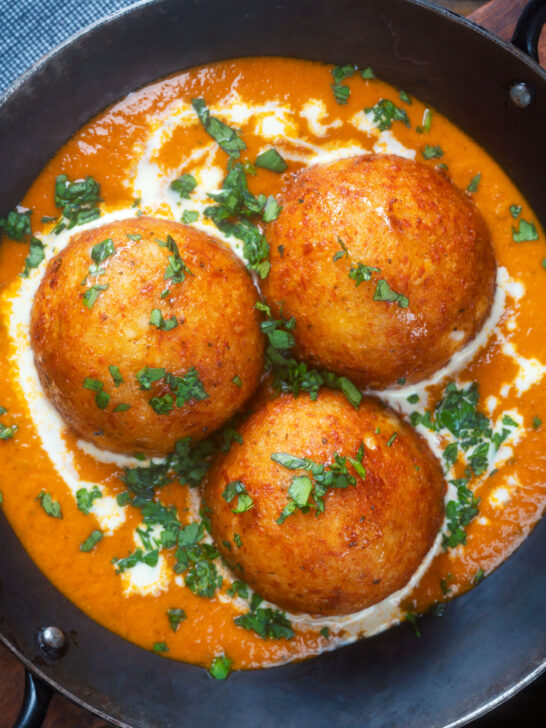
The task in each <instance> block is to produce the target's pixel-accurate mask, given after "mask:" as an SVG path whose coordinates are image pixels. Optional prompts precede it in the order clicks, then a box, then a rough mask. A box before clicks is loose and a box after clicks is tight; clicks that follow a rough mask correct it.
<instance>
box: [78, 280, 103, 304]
mask: <svg viewBox="0 0 546 728" xmlns="http://www.w3.org/2000/svg"><path fill="white" fill-rule="evenodd" d="M107 290H108V284H107V283H104V284H102V285H100V284H98V283H96V284H95V285H94V286H91V288H88V289H87V290H86V291H85V293H84V294H83V304H84V306H86V307H87V308H93V305H94V304H95V302H96V300H97V299H98V297H99V296H100V294H101V293H102V292H103V291H107Z"/></svg>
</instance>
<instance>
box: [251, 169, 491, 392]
mask: <svg viewBox="0 0 546 728" xmlns="http://www.w3.org/2000/svg"><path fill="white" fill-rule="evenodd" d="M282 203H283V210H282V212H281V214H280V216H279V218H278V219H277V220H276V221H275V222H273V223H272V224H270V225H269V226H268V229H267V237H268V240H269V243H270V246H271V272H270V274H269V276H268V278H267V279H266V280H265V281H264V284H263V291H264V294H265V296H266V298H267V300H268V303H270V304H271V305H272V306H273V307H274V308H275V310H276V312H277V313H278V311H279V304H280V303H281V302H284V307H283V313H284V314H285V315H287V316H295V317H296V320H297V327H296V329H295V332H294V333H295V335H296V338H297V342H298V352H299V354H300V356H302V357H303V358H305V359H307V360H309V361H311V362H312V363H314V364H318V365H322V366H324V367H327V368H329V369H332V370H334V371H336V372H339V373H342V374H345V375H346V376H348V377H350V378H352V379H353V380H354V381H355V382H356V383H358V384H360V385H362V386H371V387H377V388H381V387H385V386H388V385H390V384H393V383H394V382H396V380H397V379H398V378H400V377H405V378H406V379H407V380H408V381H409V382H413V381H418V380H420V379H423V378H425V377H427V376H428V375H430V374H431V373H432V372H434V371H435V370H436V369H438V368H439V367H441V366H443V365H444V364H445V363H446V362H447V361H448V360H449V358H450V357H451V356H452V354H453V353H454V352H455V351H456V350H457V349H459V348H461V347H462V346H464V344H465V343H467V342H468V341H469V340H470V339H472V338H473V337H474V335H475V334H476V332H477V331H478V330H479V328H480V326H481V325H482V323H483V321H484V319H485V318H486V316H487V314H488V312H489V309H490V306H491V302H492V297H493V293H494V288H495V268H496V266H495V258H494V253H493V249H492V246H491V243H490V239H489V233H488V230H487V228H486V225H485V222H484V221H483V219H482V217H481V216H480V214H479V213H478V211H477V210H476V208H475V207H474V205H473V204H472V202H471V201H470V199H469V197H468V195H466V194H464V193H462V192H460V191H459V190H458V189H457V188H456V187H455V186H454V185H453V184H452V183H451V182H450V180H449V179H448V178H447V177H446V176H445V175H444V174H443V173H441V172H439V171H436V170H435V169H434V168H433V167H432V166H428V165H425V164H420V163H416V162H413V161H411V160H407V159H403V158H401V157H397V156H393V155H384V156H382V155H370V156H362V157H356V158H352V159H347V160H341V161H338V162H334V163H331V164H326V165H317V166H315V167H312V168H310V169H307V170H304V171H302V172H299V173H297V174H295V175H292V176H289V177H288V178H287V180H286V184H285V187H284V192H283V194H282ZM340 240H341V241H342V242H343V244H344V245H345V247H346V249H347V255H343V256H342V257H339V258H338V260H336V261H334V260H333V258H334V256H335V254H336V253H338V252H341V251H342V247H341V243H340ZM279 246H282V247H279ZM358 263H362V264H364V265H366V266H373V267H376V268H379V269H380V272H373V275H372V278H371V280H369V281H364V282H362V283H360V284H359V285H358V286H357V285H356V282H355V281H354V280H352V279H351V278H349V272H350V269H351V268H354V267H356V266H357V264H358ZM380 279H384V280H386V281H387V283H388V285H389V286H390V288H391V289H392V290H393V291H395V292H396V293H400V294H402V295H404V296H406V297H407V298H408V299H409V306H408V307H407V308H401V307H400V306H399V305H398V304H397V303H396V302H386V301H377V300H375V301H374V300H373V296H374V292H375V290H376V285H377V281H378V280H380Z"/></svg>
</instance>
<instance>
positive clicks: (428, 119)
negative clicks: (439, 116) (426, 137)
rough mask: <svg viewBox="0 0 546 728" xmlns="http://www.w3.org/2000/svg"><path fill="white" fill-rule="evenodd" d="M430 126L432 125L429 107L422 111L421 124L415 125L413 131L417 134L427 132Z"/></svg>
mask: <svg viewBox="0 0 546 728" xmlns="http://www.w3.org/2000/svg"><path fill="white" fill-rule="evenodd" d="M431 126H432V111H431V110H430V109H425V111H424V113H423V121H422V126H417V127H415V131H416V132H418V133H419V134H428V133H429V131H430V127H431Z"/></svg>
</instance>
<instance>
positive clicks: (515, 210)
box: [508, 205, 521, 220]
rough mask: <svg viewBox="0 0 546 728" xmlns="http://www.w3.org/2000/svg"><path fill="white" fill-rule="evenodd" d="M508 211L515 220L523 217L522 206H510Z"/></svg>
mask: <svg viewBox="0 0 546 728" xmlns="http://www.w3.org/2000/svg"><path fill="white" fill-rule="evenodd" d="M508 209H509V210H510V214H511V215H512V217H513V218H514V220H515V219H516V218H517V217H519V216H520V215H521V205H510V207H509V208H508Z"/></svg>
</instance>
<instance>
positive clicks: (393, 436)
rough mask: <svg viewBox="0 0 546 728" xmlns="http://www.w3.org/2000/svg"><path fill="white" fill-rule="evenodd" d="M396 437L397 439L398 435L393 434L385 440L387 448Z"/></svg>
mask: <svg viewBox="0 0 546 728" xmlns="http://www.w3.org/2000/svg"><path fill="white" fill-rule="evenodd" d="M397 437H398V433H397V432H393V434H392V435H391V436H390V437H389V439H388V440H387V447H390V446H391V445H392V444H393V442H394V441H395V440H396V438H397Z"/></svg>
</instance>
